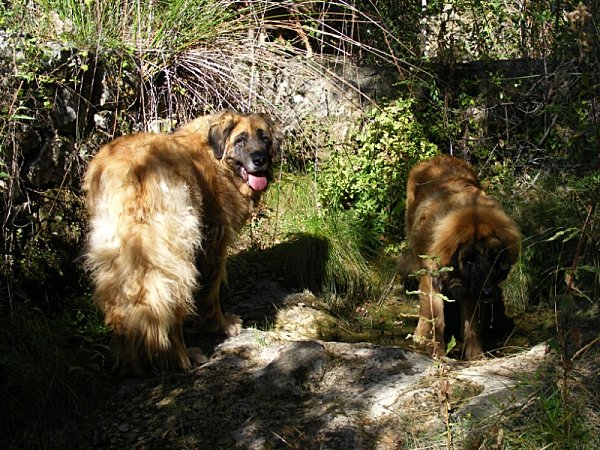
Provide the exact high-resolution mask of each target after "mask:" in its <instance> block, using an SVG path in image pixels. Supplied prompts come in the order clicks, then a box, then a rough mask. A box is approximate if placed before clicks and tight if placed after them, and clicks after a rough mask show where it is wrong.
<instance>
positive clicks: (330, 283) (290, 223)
mask: <svg viewBox="0 0 600 450" xmlns="http://www.w3.org/2000/svg"><path fill="white" fill-rule="evenodd" d="M316 190H317V184H316V182H315V180H314V179H313V178H312V177H311V176H309V175H286V176H285V177H283V178H282V180H281V182H280V183H279V184H278V185H277V186H275V187H274V188H273V190H271V191H270V192H269V193H268V195H267V197H266V199H265V201H266V205H267V207H269V208H271V209H273V210H274V211H278V210H281V211H280V212H281V213H280V212H278V213H277V214H275V215H274V216H275V217H273V219H272V221H271V222H272V223H270V224H269V225H267V226H266V228H267V229H268V233H269V236H270V238H269V240H270V243H267V245H269V246H275V247H276V246H277V245H281V244H280V243H281V242H285V243H287V244H288V245H285V246H284V248H285V249H292V250H291V251H282V252H281V255H280V258H281V259H280V260H279V261H277V262H275V263H274V264H275V265H280V266H281V265H284V264H285V267H286V277H288V278H290V277H292V278H293V284H296V287H305V288H310V289H314V290H315V291H317V293H319V294H321V295H322V296H323V297H324V298H325V299H326V300H327V301H328V303H329V304H330V306H332V307H333V308H334V310H336V311H337V312H339V313H341V314H343V313H348V312H349V311H351V310H352V309H353V308H354V306H356V304H358V303H360V302H365V301H367V300H378V299H379V298H380V297H381V296H382V294H383V293H384V292H385V290H386V289H387V288H388V287H389V286H390V283H391V281H392V277H393V270H392V266H393V265H392V264H391V261H389V260H388V261H387V263H386V258H385V257H384V256H382V255H381V253H380V250H381V247H382V246H381V243H380V242H379V237H378V235H377V233H376V232H374V231H373V229H372V228H369V227H368V226H365V225H364V224H363V223H361V222H360V221H359V220H357V217H356V216H355V215H354V214H353V213H352V212H351V211H328V210H325V209H323V208H322V207H321V206H320V204H319V201H318V196H317V193H316ZM289 243H295V244H296V245H289Z"/></svg>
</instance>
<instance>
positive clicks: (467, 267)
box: [451, 237, 513, 303]
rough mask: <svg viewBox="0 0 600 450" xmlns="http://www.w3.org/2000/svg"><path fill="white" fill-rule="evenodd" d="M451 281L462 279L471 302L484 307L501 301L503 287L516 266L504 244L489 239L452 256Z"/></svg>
mask: <svg viewBox="0 0 600 450" xmlns="http://www.w3.org/2000/svg"><path fill="white" fill-rule="evenodd" d="M451 265H452V267H453V268H454V273H453V274H452V275H451V276H452V277H459V278H460V280H461V285H462V288H463V289H465V290H467V291H468V292H469V295H470V297H471V298H473V299H476V300H480V301H482V302H484V303H492V302H495V301H499V300H502V289H501V288H500V283H502V281H504V280H505V279H506V277H507V276H508V272H510V269H511V267H512V265H513V261H511V259H510V255H509V253H508V252H507V251H506V248H505V247H504V243H502V242H501V241H500V240H498V239H497V238H495V237H487V238H483V239H480V240H477V241H473V242H469V243H468V244H466V245H463V246H461V247H460V248H459V249H458V250H457V251H456V252H455V254H454V255H453V258H452V264H451Z"/></svg>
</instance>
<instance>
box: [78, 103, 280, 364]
mask: <svg viewBox="0 0 600 450" xmlns="http://www.w3.org/2000/svg"><path fill="white" fill-rule="evenodd" d="M281 140H282V135H281V133H280V131H279V128H278V126H277V125H276V124H275V123H274V122H273V121H272V120H271V119H270V118H269V117H268V116H266V115H264V114H236V113H232V112H229V111H225V112H222V113H219V114H214V115H211V116H204V117H200V118H198V119H196V120H194V121H192V122H190V123H188V124H186V125H184V126H183V127H181V128H180V129H179V130H178V131H176V132H175V133H173V134H153V133H138V134H134V135H128V136H123V137H120V138H117V139H115V140H114V141H112V142H110V143H108V144H106V145H105V146H104V147H102V148H101V149H100V151H99V152H98V154H97V155H96V156H95V157H94V158H93V160H92V161H91V163H90V165H89V167H88V171H87V173H86V175H85V178H84V190H85V191H86V195H87V197H86V203H87V209H88V213H89V218H90V231H89V235H88V242H87V250H86V265H87V268H88V269H89V270H90V273H91V276H92V281H93V284H94V288H95V303H96V304H97V305H98V306H99V308H100V309H101V310H102V311H103V312H104V315H105V321H106V324H107V325H109V326H110V327H111V328H112V330H113V331H114V338H113V353H114V355H115V362H116V364H117V366H118V368H119V370H120V372H121V373H122V374H129V373H131V374H142V373H144V372H147V371H148V370H149V369H151V368H153V369H161V370H162V369H175V370H186V369H188V368H190V358H189V355H188V351H187V349H186V346H185V343H184V338H183V330H182V326H183V322H184V320H185V319H186V318H187V317H189V316H190V315H193V314H197V315H198V316H199V318H200V319H201V320H202V321H203V323H204V326H205V329H206V331H207V332H216V331H222V332H225V333H226V334H228V335H234V334H237V333H239V331H240V329H241V321H240V319H239V318H238V317H237V316H233V315H226V314H225V315H224V314H223V313H222V312H221V307H220V303H219V290H220V287H221V284H222V282H223V281H224V279H225V262H226V259H227V248H228V246H229V245H230V243H231V241H232V239H233V238H234V237H235V235H236V233H237V232H238V231H239V230H240V229H241V228H242V226H243V225H244V224H245V223H246V221H247V220H248V218H249V217H250V215H251V211H252V209H253V207H254V206H255V204H256V202H257V201H258V200H259V198H260V195H261V193H262V191H264V189H265V188H266V187H267V178H268V176H269V174H270V170H271V164H272V158H273V156H274V155H275V153H276V152H277V151H278V149H279V146H280V144H281Z"/></svg>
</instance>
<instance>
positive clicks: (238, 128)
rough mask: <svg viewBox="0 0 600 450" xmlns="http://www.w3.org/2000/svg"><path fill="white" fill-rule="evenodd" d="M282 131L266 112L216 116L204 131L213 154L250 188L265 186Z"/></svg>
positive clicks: (260, 188)
mask: <svg viewBox="0 0 600 450" xmlns="http://www.w3.org/2000/svg"><path fill="white" fill-rule="evenodd" d="M282 140H283V134H282V133H281V130H280V128H279V126H278V125H277V124H275V122H274V121H273V120H272V119H271V118H270V117H269V116H268V115H266V114H236V113H233V112H229V111H226V112H224V113H222V114H220V115H218V116H217V117H216V118H215V120H214V121H213V122H212V123H211V125H210V128H209V131H208V142H209V144H210V146H211V147H212V150H213V153H214V155H215V157H216V158H217V159H219V160H221V161H222V162H223V163H225V164H227V165H228V166H229V167H230V168H231V169H232V170H233V171H234V172H235V173H237V174H238V175H239V176H240V177H241V178H242V179H243V180H244V181H246V183H247V184H248V186H250V188H252V190H253V191H263V190H264V189H266V187H267V184H268V181H269V179H270V176H271V169H272V163H273V158H274V156H275V155H276V154H277V153H278V152H279V149H280V146H281V142H282Z"/></svg>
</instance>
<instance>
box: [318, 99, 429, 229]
mask: <svg viewBox="0 0 600 450" xmlns="http://www.w3.org/2000/svg"><path fill="white" fill-rule="evenodd" d="M412 104H413V101H412V100H407V99H398V100H395V101H393V102H391V103H389V104H388V105H387V106H385V107H383V108H382V109H379V110H373V111H372V112H371V113H370V114H369V115H368V116H367V121H366V123H365V125H364V127H363V129H362V130H361V131H360V132H359V133H357V134H355V135H354V136H353V137H352V139H351V144H350V145H348V146H344V147H342V148H340V149H335V150H334V151H333V152H332V155H331V159H330V160H329V161H328V162H327V163H326V165H325V167H324V168H323V170H322V172H321V174H320V177H319V183H320V185H319V188H320V198H321V201H322V203H323V205H324V206H325V207H326V208H328V209H329V210H331V211H339V210H350V209H352V210H353V211H354V213H355V214H356V217H357V219H358V220H359V221H361V222H363V223H364V224H365V226H366V227H368V228H369V229H372V230H374V231H375V232H376V233H379V234H381V235H386V236H387V235H390V234H391V235H392V236H397V235H398V234H401V231H400V230H401V229H402V223H403V221H404V220H403V217H404V203H405V193H406V179H407V176H408V172H409V170H410V169H411V167H412V166H413V165H414V164H415V163H417V162H418V161H420V160H421V159H424V158H427V157H431V156H433V155H435V154H436V153H437V152H438V149H437V147H436V146H435V145H434V144H431V143H430V142H428V141H426V140H425V139H424V137H423V130H422V128H421V125H420V124H419V123H418V122H417V121H416V120H415V117H414V115H413V113H412Z"/></svg>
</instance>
